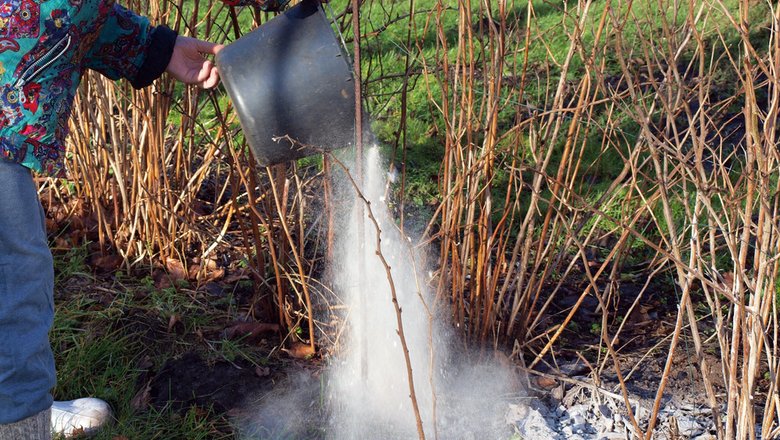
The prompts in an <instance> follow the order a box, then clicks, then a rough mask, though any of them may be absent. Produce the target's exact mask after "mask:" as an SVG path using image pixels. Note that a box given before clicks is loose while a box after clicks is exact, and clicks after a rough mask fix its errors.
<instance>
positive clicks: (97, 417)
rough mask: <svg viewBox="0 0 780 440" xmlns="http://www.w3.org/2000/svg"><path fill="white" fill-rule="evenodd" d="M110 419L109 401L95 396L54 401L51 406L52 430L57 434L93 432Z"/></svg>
mask: <svg viewBox="0 0 780 440" xmlns="http://www.w3.org/2000/svg"><path fill="white" fill-rule="evenodd" d="M110 419H111V408H110V407H109V406H108V403H106V402H104V401H102V400H100V399H95V398H94V397H86V398H83V399H76V400H68V401H65V402H54V404H52V406H51V432H52V433H53V434H55V435H58V434H59V435H64V436H66V437H69V436H72V435H73V434H80V433H84V434H92V433H94V432H96V431H97V430H98V429H100V427H102V426H103V425H105V424H106V422H108V421H109V420H110Z"/></svg>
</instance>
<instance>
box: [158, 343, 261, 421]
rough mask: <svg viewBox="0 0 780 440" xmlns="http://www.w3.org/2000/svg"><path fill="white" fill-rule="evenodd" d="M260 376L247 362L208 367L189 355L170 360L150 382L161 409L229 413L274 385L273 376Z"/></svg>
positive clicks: (222, 362) (193, 355)
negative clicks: (198, 409)
mask: <svg viewBox="0 0 780 440" xmlns="http://www.w3.org/2000/svg"><path fill="white" fill-rule="evenodd" d="M258 373H259V372H258V371H257V368H256V367H255V366H253V365H251V364H249V363H248V362H240V361H237V362H226V361H219V362H215V363H214V364H213V365H209V364H208V363H207V362H206V361H205V360H203V359H202V358H201V356H200V355H199V354H198V353H195V352H188V353H185V354H184V355H183V356H181V357H180V358H178V359H169V360H168V361H167V362H166V363H165V365H163V367H162V368H161V369H160V371H158V372H157V374H156V375H155V376H154V378H153V379H152V380H151V384H150V390H149V393H150V398H151V403H152V405H154V406H155V407H158V408H162V407H165V406H166V405H170V406H171V407H172V408H173V409H176V410H186V409H187V408H190V407H191V406H193V405H195V406H198V407H201V408H208V409H213V410H214V411H217V412H228V411H230V410H232V409H235V408H239V407H241V405H242V404H243V403H244V402H245V401H246V400H247V399H248V398H250V397H252V396H256V395H258V394H260V393H261V392H263V391H265V390H268V389H270V388H271V387H272V386H273V377H274V374H273V373H270V374H266V373H267V371H262V372H260V374H258Z"/></svg>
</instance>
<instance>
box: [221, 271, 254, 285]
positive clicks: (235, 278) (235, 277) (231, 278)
mask: <svg viewBox="0 0 780 440" xmlns="http://www.w3.org/2000/svg"><path fill="white" fill-rule="evenodd" d="M248 279H249V270H247V269H239V270H237V271H235V272H232V273H231V274H230V275H228V276H226V277H225V279H224V280H222V282H224V283H226V284H233V283H237V282H239V281H241V280H248Z"/></svg>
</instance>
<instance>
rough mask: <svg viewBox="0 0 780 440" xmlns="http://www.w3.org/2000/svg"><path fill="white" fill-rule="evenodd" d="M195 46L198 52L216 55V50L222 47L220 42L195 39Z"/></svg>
mask: <svg viewBox="0 0 780 440" xmlns="http://www.w3.org/2000/svg"><path fill="white" fill-rule="evenodd" d="M195 43H196V47H197V48H198V52H200V53H210V54H212V55H216V54H217V52H219V51H220V50H222V48H223V47H224V46H223V45H221V44H217V43H212V42H210V41H203V40H198V39H195Z"/></svg>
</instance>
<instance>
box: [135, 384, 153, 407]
mask: <svg viewBox="0 0 780 440" xmlns="http://www.w3.org/2000/svg"><path fill="white" fill-rule="evenodd" d="M151 391H152V382H151V381H149V382H147V383H146V385H144V387H143V388H141V389H140V390H138V392H137V393H135V396H133V399H132V400H130V407H132V408H133V409H134V410H136V411H143V410H145V409H146V408H147V407H148V406H149V402H151V400H152V395H151Z"/></svg>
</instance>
